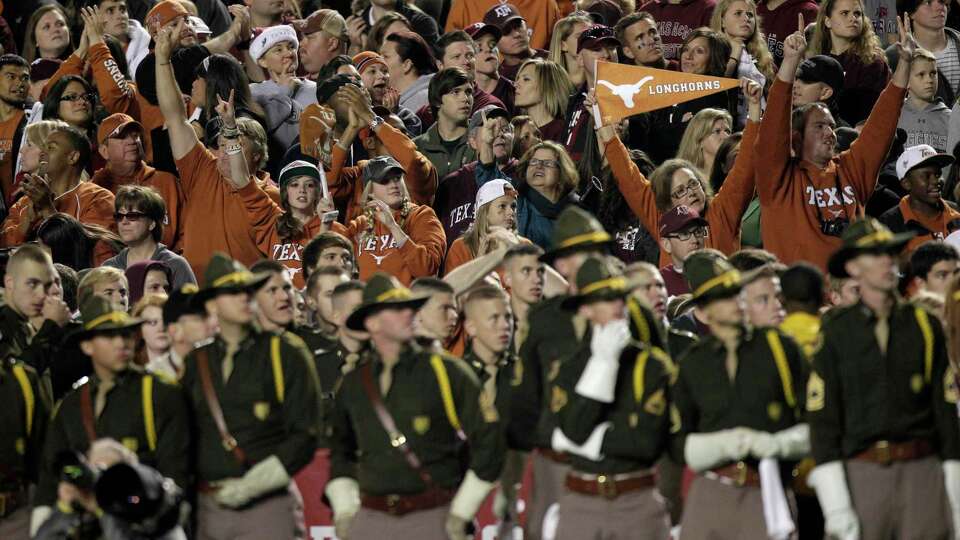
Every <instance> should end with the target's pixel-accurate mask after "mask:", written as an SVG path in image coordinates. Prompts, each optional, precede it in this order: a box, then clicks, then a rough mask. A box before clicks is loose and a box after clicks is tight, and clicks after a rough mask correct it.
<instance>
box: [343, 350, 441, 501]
mask: <svg viewBox="0 0 960 540" xmlns="http://www.w3.org/2000/svg"><path fill="white" fill-rule="evenodd" d="M372 366H373V362H367V363H365V364H363V365H362V366H361V367H360V382H361V383H363V392H364V393H365V394H367V399H369V400H370V405H371V406H373V412H375V413H376V414H377V420H379V421H380V425H381V426H383V429H384V430H386V432H387V435H389V436H390V445H391V446H393V447H394V448H396V449H397V450H399V451H400V453H401V454H403V458H404V459H405V460H406V461H407V465H410V468H411V469H413V470H414V471H416V472H417V474H418V475H420V479H421V480H423V483H424V484H426V486H427V489H430V488H432V487H433V477H431V476H430V473H429V472H427V471H426V470H425V469H424V468H423V465H421V463H420V458H418V457H417V455H416V454H414V453H413V449H411V448H410V445H408V444H407V437H406V436H404V434H403V433H401V432H400V430H398V429H397V424H396V422H394V421H393V416H391V415H390V411H388V410H387V407H386V405H384V404H383V398H381V396H380V389H379V388H377V385H376V384H375V383H374V382H373V367H372Z"/></svg>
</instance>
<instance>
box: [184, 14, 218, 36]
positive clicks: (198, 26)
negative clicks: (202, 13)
mask: <svg viewBox="0 0 960 540" xmlns="http://www.w3.org/2000/svg"><path fill="white" fill-rule="evenodd" d="M187 24H188V25H189V26H190V28H191V29H192V30H193V31H194V32H196V34H197V35H198V36H203V35H210V34H212V33H213V32H211V31H210V27H209V26H207V23H205V22H203V19H201V18H200V17H197V16H194V15H191V16H189V17H187Z"/></svg>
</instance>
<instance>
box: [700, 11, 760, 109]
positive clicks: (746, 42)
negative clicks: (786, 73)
mask: <svg viewBox="0 0 960 540" xmlns="http://www.w3.org/2000/svg"><path fill="white" fill-rule="evenodd" d="M759 26H760V21H759V18H758V17H757V4H756V3H755V2H754V1H753V0H719V1H718V2H717V7H715V8H714V9H713V16H712V17H711V18H710V28H712V29H713V30H716V31H717V32H720V33H722V34H723V35H725V36H726V37H727V39H729V40H730V46H731V51H730V58H731V59H732V60H736V61H737V62H738V63H737V70H736V73H735V74H734V77H736V78H737V79H742V78H744V77H746V78H747V79H750V80H751V81H755V82H756V83H757V84H759V85H760V86H761V87H763V88H767V87H768V86H769V84H770V83H772V82H773V77H774V75H775V70H776V66H775V65H774V63H773V55H772V54H770V49H768V48H767V42H766V40H765V39H764V38H763V35H762V34H761V33H760V27H759ZM732 63H733V62H732V61H731V64H732ZM761 105H762V104H761ZM746 121H747V108H746V101H745V98H744V97H743V96H741V97H740V107H739V113H738V115H737V126H742V125H744V123H746Z"/></svg>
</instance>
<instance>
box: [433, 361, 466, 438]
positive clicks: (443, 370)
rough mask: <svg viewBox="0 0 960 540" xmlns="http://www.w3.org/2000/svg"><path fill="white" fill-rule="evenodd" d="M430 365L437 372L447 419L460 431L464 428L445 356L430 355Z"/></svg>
mask: <svg viewBox="0 0 960 540" xmlns="http://www.w3.org/2000/svg"><path fill="white" fill-rule="evenodd" d="M430 367H432V368H433V371H434V373H436V374H437V384H439V385H440V397H441V398H442V399H443V410H444V411H446V413H447V420H449V421H450V426H451V427H453V429H455V430H456V431H457V432H458V433H459V432H460V431H461V430H462V429H463V428H462V427H461V424H460V417H459V416H457V407H456V406H455V404H454V402H453V391H452V390H451V389H450V377H449V375H447V366H445V365H444V364H443V358H441V357H440V355H439V354H434V355H431V356H430Z"/></svg>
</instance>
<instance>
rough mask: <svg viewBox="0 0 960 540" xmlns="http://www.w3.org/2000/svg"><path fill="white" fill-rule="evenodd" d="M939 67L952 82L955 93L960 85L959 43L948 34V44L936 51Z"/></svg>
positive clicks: (951, 85)
mask: <svg viewBox="0 0 960 540" xmlns="http://www.w3.org/2000/svg"><path fill="white" fill-rule="evenodd" d="M935 54H936V57H937V69H939V70H940V73H943V76H944V77H945V78H946V79H947V81H949V82H950V89H951V90H953V93H954V95H956V93H957V88H958V87H960V55H958V54H957V43H956V42H955V41H954V40H952V39H950V36H947V46H946V47H944V48H943V49H942V50H940V51H938V52H936V53H935Z"/></svg>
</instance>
